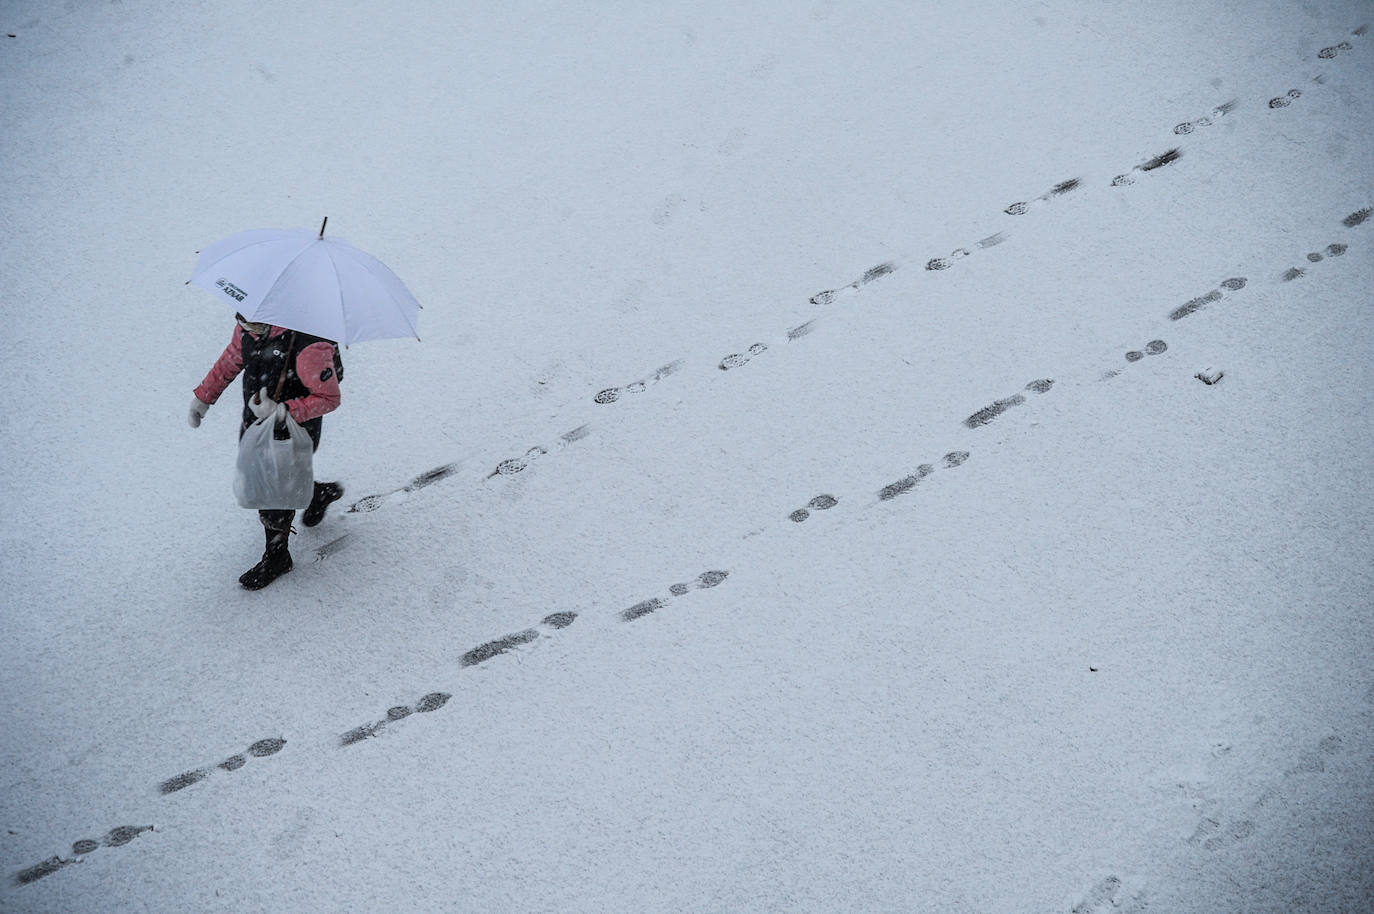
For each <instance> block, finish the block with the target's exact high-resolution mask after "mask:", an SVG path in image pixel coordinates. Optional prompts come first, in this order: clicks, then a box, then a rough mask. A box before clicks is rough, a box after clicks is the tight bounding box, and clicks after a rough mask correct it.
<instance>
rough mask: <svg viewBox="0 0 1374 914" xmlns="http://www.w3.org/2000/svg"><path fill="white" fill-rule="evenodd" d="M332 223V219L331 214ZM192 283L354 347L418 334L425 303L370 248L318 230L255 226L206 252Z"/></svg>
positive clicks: (252, 312) (248, 310)
mask: <svg viewBox="0 0 1374 914" xmlns="http://www.w3.org/2000/svg"><path fill="white" fill-rule="evenodd" d="M325 221H326V222H327V221H328V220H325ZM191 282H193V283H195V284H196V285H198V286H201V287H202V288H205V289H208V290H209V291H211V292H213V293H214V294H215V295H216V296H218V297H219V298H220V299H221V300H223V301H224V302H225V304H228V305H231V306H232V307H233V308H234V309H235V310H237V311H238V312H239V313H241V314H242V315H243V316H244V317H245V318H246V319H248V320H250V321H254V322H260V323H267V324H276V325H277V326H278V327H286V328H288V329H291V330H299V331H300V332H302V333H309V334H311V335H312V336H318V337H323V338H324V339H327V340H333V341H335V342H337V343H343V344H344V345H348V344H349V343H358V342H362V341H363V340H381V339H391V338H393V337H406V336H413V337H415V338H416V339H417V340H418V339H419V338H420V336H419V333H418V332H417V331H416V324H417V323H418V319H419V312H420V304H419V302H417V301H416V300H415V296H413V295H411V294H410V290H409V289H407V288H406V287H405V284H404V283H402V282H401V280H400V279H399V278H397V276H396V274H395V273H393V272H391V270H389V269H387V267H386V265H385V264H383V263H382V262H381V261H379V260H377V259H376V258H375V257H373V256H371V255H370V254H365V253H363V252H362V251H360V250H358V249H357V248H355V247H353V246H352V245H350V244H347V243H345V242H343V241H341V240H339V239H337V238H332V237H331V238H326V237H324V227H323V226H321V228H320V231H319V234H316V233H315V232H314V231H312V230H310V229H253V230H251V231H247V232H239V233H238V234H237V235H232V236H230V237H228V238H226V239H224V240H223V241H220V242H217V243H215V244H213V245H211V246H210V247H208V248H206V249H205V250H204V251H202V252H201V255H200V257H199V258H198V259H197V260H196V266H195V270H194V272H193V273H192V274H191Z"/></svg>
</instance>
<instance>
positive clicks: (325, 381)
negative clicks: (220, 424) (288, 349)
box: [195, 324, 342, 423]
mask: <svg viewBox="0 0 1374 914" xmlns="http://www.w3.org/2000/svg"><path fill="white" fill-rule="evenodd" d="M247 332H248V331H247V330H243V329H242V328H241V327H239V326H238V325H237V324H235V325H234V336H233V338H232V339H230V340H229V345H228V346H226V347H225V349H224V352H223V353H221V354H220V357H219V358H218V359H216V360H215V364H214V367H212V368H211V369H210V373H209V374H207V375H206V376H205V380H204V381H201V382H200V386H199V387H197V388H196V389H195V395H196V399H197V400H199V401H200V402H202V403H214V402H215V401H216V400H218V399H219V398H220V394H222V393H224V391H225V389H226V388H227V387H228V386H229V385H230V384H232V383H233V382H234V379H235V378H237V377H238V376H239V372H241V371H243V338H242V336H240V334H242V333H247ZM286 332H287V330H286V328H285V327H276V326H274V327H272V329H271V330H270V331H268V334H267V338H268V339H272V338H274V337H277V336H280V335H281V334H283V333H286ZM256 338H257V337H256V336H255V337H254V339H256ZM296 376H297V377H298V378H300V380H301V383H303V384H304V385H305V389H306V390H307V391H309V393H307V394H306V395H305V396H304V397H298V398H296V399H294V400H287V401H286V409H287V411H288V412H290V413H291V418H293V419H295V420H296V421H297V422H299V423H305V422H308V421H309V420H311V419H317V418H319V417H320V416H323V415H324V414H325V413H329V412H333V411H334V410H336V409H338V407H339V402H340V400H341V399H342V397H341V396H340V394H339V379H338V377H337V376H336V374H335V372H334V347H333V346H332V345H330V344H329V343H311V344H310V345H309V346H306V347H305V348H304V349H302V350H300V351H299V352H297V353H296ZM273 389H274V385H268V388H267V393H268V395H269V396H270V395H271V393H272V391H273Z"/></svg>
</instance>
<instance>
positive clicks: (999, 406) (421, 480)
mask: <svg viewBox="0 0 1374 914" xmlns="http://www.w3.org/2000/svg"><path fill="white" fill-rule="evenodd" d="M1369 31H1370V28H1369V26H1368V25H1361V26H1360V27H1359V28H1357V29H1355V30H1354V32H1353V33H1352V34H1353V35H1355V36H1365V35H1368V33H1369ZM1353 49H1354V45H1353V44H1352V43H1351V42H1350V41H1349V40H1345V41H1341V42H1339V43H1337V44H1335V45H1331V46H1329V47H1326V48H1323V49H1322V50H1321V51H1320V52H1318V54H1317V55H1316V56H1317V58H1318V59H1320V60H1331V59H1333V58H1335V57H1337V56H1338V55H1340V54H1342V53H1345V52H1349V51H1352V50H1353ZM1316 81H1317V82H1320V81H1321V77H1317V78H1316ZM1301 96H1302V91H1301V90H1299V89H1290V90H1289V91H1288V92H1287V93H1285V94H1284V95H1282V96H1277V97H1275V98H1273V99H1270V100H1269V107H1270V108H1284V107H1287V106H1289V105H1290V104H1292V102H1293V101H1294V100H1296V99H1297V98H1300V97H1301ZM1239 107H1240V101H1239V99H1236V98H1232V99H1229V100H1228V101H1225V102H1222V103H1221V104H1219V105H1217V106H1216V107H1214V108H1213V109H1212V110H1211V111H1210V112H1209V113H1208V114H1206V115H1203V116H1201V117H1197V118H1194V119H1193V120H1189V121H1184V122H1182V123H1179V124H1177V125H1175V126H1174V128H1173V132H1174V133H1175V134H1176V135H1189V134H1192V133H1194V132H1196V131H1197V130H1199V129H1202V128H1206V127H1210V126H1212V125H1213V124H1215V123H1217V122H1218V121H1220V120H1221V119H1222V118H1224V117H1227V116H1229V115H1230V114H1231V113H1232V112H1234V111H1236V110H1237V109H1238V108H1239ZM1182 156H1183V150H1182V149H1181V148H1179V147H1174V148H1170V149H1167V150H1165V151H1164V152H1162V153H1159V154H1158V155H1155V156H1151V157H1150V158H1149V159H1146V160H1145V161H1144V162H1141V163H1140V164H1138V165H1136V166H1135V167H1134V168H1133V169H1132V170H1131V171H1130V172H1126V173H1123V174H1119V175H1117V176H1116V177H1114V178H1113V179H1112V181H1111V184H1112V186H1114V187H1121V186H1126V185H1130V184H1134V183H1135V181H1136V177H1135V175H1136V174H1137V173H1139V174H1148V173H1150V172H1153V171H1157V170H1159V169H1161V168H1164V167H1165V166H1167V165H1171V164H1173V163H1174V162H1177V161H1178V160H1179V159H1180V158H1182ZM1082 186H1083V179H1081V178H1070V179H1067V180H1064V181H1061V182H1059V183H1058V184H1056V185H1054V186H1053V187H1051V188H1050V189H1049V190H1047V191H1045V192H1044V193H1042V194H1040V195H1039V196H1037V197H1035V198H1033V199H1032V200H1030V201H1022V202H1017V203H1013V204H1011V205H1009V206H1007V207H1006V208H1005V209H1004V210H1003V212H1004V213H1006V214H1007V215H1010V216H1022V215H1025V214H1026V213H1028V212H1030V211H1031V210H1032V209H1034V208H1037V207H1039V206H1042V205H1045V204H1047V203H1049V202H1051V201H1053V200H1055V199H1056V198H1059V197H1062V196H1065V195H1066V194H1068V193H1070V192H1072V191H1074V190H1077V189H1078V188H1080V187H1082ZM1367 215H1368V214H1367V212H1366V216H1365V217H1366V218H1367ZM1352 218H1353V217H1352ZM1006 240H1007V235H1006V233H1004V232H998V233H996V234H993V235H989V236H987V237H986V238H983V239H981V240H979V241H978V242H976V243H975V244H974V245H972V250H971V249H970V248H969V247H959V248H955V249H954V250H953V251H951V252H950V253H949V254H948V255H945V256H941V257H933V258H931V259H930V260H928V261H926V264H925V269H926V270H927V271H932V272H939V271H943V270H947V269H949V268H950V267H951V266H953V265H954V264H955V263H956V262H958V261H960V260H962V259H964V258H966V257H968V256H969V255H970V254H971V253H972V252H973V251H976V250H985V249H987V248H991V247H996V246H997V245H999V244H1001V243H1003V242H1004V241H1006ZM1341 253H1344V247H1343V246H1341V245H1332V246H1331V247H1329V248H1328V249H1327V251H1326V252H1325V254H1317V253H1314V254H1310V255H1308V257H1309V260H1312V259H1313V258H1314V257H1315V258H1317V259H1321V258H1322V257H1325V256H1339V255H1340V254H1341ZM1314 262H1315V261H1314ZM897 268H898V263H897V262H895V261H885V262H883V263H880V264H878V265H876V266H874V267H872V268H870V269H869V270H867V271H865V272H864V274H863V275H862V276H860V277H859V278H858V279H855V280H853V281H852V282H850V283H847V284H845V285H843V286H840V287H838V288H835V289H827V290H824V291H821V292H818V293H816V294H815V295H813V296H811V299H810V301H811V304H813V305H817V306H824V305H830V304H834V303H835V302H837V301H839V300H840V299H841V298H842V297H844V296H846V295H850V294H853V293H856V292H858V291H859V290H861V289H862V288H864V287H865V286H867V285H869V284H870V283H872V282H874V281H876V280H878V279H881V278H882V277H884V276H887V275H889V274H891V273H893V272H894V271H895V270H896V269H897ZM1305 272H1306V270H1305V269H1303V268H1301V267H1294V268H1291V269H1290V270H1289V271H1288V272H1287V273H1285V274H1284V278H1285V279H1288V280H1292V279H1296V278H1298V277H1300V276H1302V275H1304V274H1305ZM1228 282H1229V281H1228ZM1241 282H1242V283H1243V282H1244V281H1243V280H1241ZM1223 287H1224V288H1230V287H1228V286H1226V284H1223ZM1220 295H1221V293H1220V292H1219V291H1214V292H1212V293H1209V294H1208V296H1204V297H1203V298H1201V299H1194V300H1193V301H1192V302H1189V303H1187V304H1186V305H1184V306H1182V307H1181V308H1180V309H1177V311H1176V314H1177V316H1175V317H1174V318H1173V319H1174V320H1178V319H1179V318H1180V317H1184V316H1186V315H1187V314H1190V313H1192V312H1193V311H1196V310H1198V309H1200V308H1202V307H1205V306H1206V305H1207V304H1210V303H1211V302H1213V301H1217V300H1219V296H1220ZM815 325H816V320H815V319H812V320H809V321H807V322H805V323H803V324H801V325H799V326H797V327H794V328H791V329H789V330H788V331H787V334H786V339H785V341H786V342H789V343H790V342H793V341H794V340H797V339H800V338H802V337H804V336H806V335H808V334H810V333H811V332H812V331H813V330H814V329H815ZM768 348H769V347H768V345H767V344H766V343H763V342H756V343H754V344H752V345H750V346H749V347H748V349H747V350H746V351H745V352H742V353H741V352H736V353H730V354H728V355H726V356H725V357H723V358H722V359H721V360H720V361H719V362H718V363H717V367H718V368H719V369H720V370H722V371H729V370H732V369H736V368H741V367H743V366H744V365H747V364H749V363H750V362H751V361H752V360H753V359H754V358H756V357H757V356H759V355H762V354H763V353H764V352H767V351H768ZM1145 354H1147V355H1148V354H1153V353H1151V352H1150V351H1149V350H1148V349H1147V350H1146V352H1145ZM684 365H685V361H684V360H682V359H679V360H677V361H674V362H670V363H669V364H667V365H664V366H662V367H661V368H659V369H657V370H656V371H654V372H653V373H652V374H650V375H649V376H647V377H645V378H642V379H640V380H638V381H634V382H631V383H630V384H626V385H624V386H623V387H607V388H604V389H603V390H601V391H599V392H598V393H597V394H596V395H595V396H594V397H593V398H592V401H593V402H594V403H596V404H598V405H608V404H611V403H616V402H618V401H620V400H621V399H622V398H623V397H624V395H626V394H637V393H643V392H645V391H647V390H648V389H649V387H651V386H652V385H654V384H657V383H658V382H660V381H662V380H664V379H665V378H668V377H670V376H672V375H674V374H677V373H678V372H679V371H680V370H681V369H682V367H683V366H684ZM1110 374H1111V373H1109V375H1110ZM1208 383H1215V382H1214V381H1210V382H1208ZM1022 402H1024V397H1022V396H1021V395H1019V394H1018V395H1014V396H1013V397H1010V398H1008V399H1007V400H1002V401H997V402H996V403H994V404H991V405H990V406H989V407H988V409H990V410H992V412H991V413H990V414H989V415H990V417H993V418H995V416H997V415H1000V414H1001V413H1002V412H1005V410H1006V409H1008V408H1010V407H1011V406H1015V405H1019V404H1020V403H1022ZM980 412H981V411H980ZM977 415H978V414H975V416H977ZM972 418H974V417H970V419H972ZM587 434H588V426H586V425H583V426H580V427H578V428H576V429H573V430H572V431H571V432H567V433H565V434H564V435H562V436H561V437H560V439H559V441H558V443H557V444H556V445H555V447H565V446H566V445H568V444H571V443H573V442H575V441H578V440H580V439H581V438H583V437H585V436H586V435H587ZM549 453H550V450H549V448H547V447H544V446H536V447H532V448H530V449H529V450H528V451H526V452H525V454H524V455H522V456H519V457H513V458H510V459H508V460H503V461H502V462H501V463H500V464H498V465H497V467H496V469H495V470H494V471H493V472H492V473H491V474H490V475H489V476H488V477H487V478H488V479H491V478H493V477H496V476H510V475H514V474H516V473H519V472H521V471H523V470H525V469H526V468H527V467H528V466H529V465H530V463H531V462H533V461H534V460H536V459H538V458H540V457H544V456H547V455H548V454H549ZM443 470H445V468H443V467H441V468H437V469H436V470H432V471H430V474H424V475H422V476H420V477H417V479H416V480H415V481H414V482H412V483H411V484H410V485H408V486H404V487H402V488H400V489H397V490H394V491H393V492H390V493H382V494H380V495H371V496H368V497H367V498H364V499H362V500H360V501H359V502H356V503H355V504H354V505H353V506H352V507H350V508H349V509H348V511H349V512H350V513H362V512H367V511H373V510H376V509H377V508H378V507H380V506H381V505H382V504H383V503H384V501H385V500H386V499H387V498H388V497H390V496H392V495H395V494H397V493H403V492H411V491H414V490H415V489H417V488H421V487H423V486H424V485H428V484H430V483H432V482H434V481H437V479H439V478H443V476H442V475H440V476H437V477H435V478H427V477H429V476H430V475H431V474H434V473H439V472H441V471H443ZM451 471H452V470H449V472H451ZM444 475H447V474H444ZM325 557H326V555H325V554H321V555H317V560H318V559H322V558H325Z"/></svg>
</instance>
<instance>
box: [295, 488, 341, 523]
mask: <svg viewBox="0 0 1374 914" xmlns="http://www.w3.org/2000/svg"><path fill="white" fill-rule="evenodd" d="M343 493H344V490H343V486H341V485H339V484H338V483H337V482H317V483H315V495H314V497H312V498H311V499H310V507H308V508H306V509H305V513H304V514H302V515H301V523H303V524H305V525H306V526H307V527H313V526H315V525H316V524H318V523H319V522H320V521H322V520H324V512H325V511H326V510H327V509H328V508H329V506H330V505H332V504H333V503H334V502H336V501H338V500H339V499H340V498H343Z"/></svg>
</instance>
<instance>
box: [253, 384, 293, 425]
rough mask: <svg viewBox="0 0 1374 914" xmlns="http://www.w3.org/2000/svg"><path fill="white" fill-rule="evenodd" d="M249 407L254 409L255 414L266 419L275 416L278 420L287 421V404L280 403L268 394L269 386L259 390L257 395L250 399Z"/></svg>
mask: <svg viewBox="0 0 1374 914" xmlns="http://www.w3.org/2000/svg"><path fill="white" fill-rule="evenodd" d="M248 408H249V409H251V410H252V411H253V415H255V416H257V417H258V418H259V419H266V418H267V417H268V416H275V420H276V421H277V422H284V421H286V404H285V403H278V402H277V401H276V400H273V399H272V398H271V397H269V396H267V388H266V387H264V388H262V389H261V390H259V391H258V393H257V396H255V397H253V399H251V400H249V401H248Z"/></svg>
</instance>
